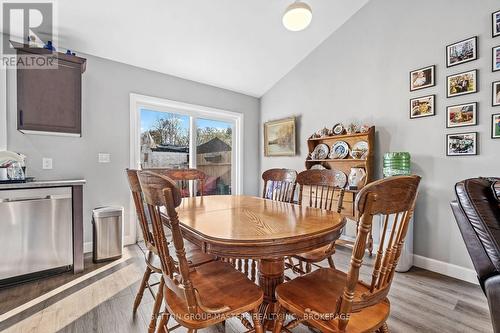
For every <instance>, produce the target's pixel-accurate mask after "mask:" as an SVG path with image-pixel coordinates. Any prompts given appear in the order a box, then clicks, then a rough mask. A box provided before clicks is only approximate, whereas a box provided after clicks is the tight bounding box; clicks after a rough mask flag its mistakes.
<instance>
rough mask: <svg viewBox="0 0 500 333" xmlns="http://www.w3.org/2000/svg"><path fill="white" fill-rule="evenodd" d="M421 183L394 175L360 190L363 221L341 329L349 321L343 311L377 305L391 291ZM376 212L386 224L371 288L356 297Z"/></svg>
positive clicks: (342, 308)
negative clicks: (367, 241)
mask: <svg viewBox="0 0 500 333" xmlns="http://www.w3.org/2000/svg"><path fill="white" fill-rule="evenodd" d="M419 183H420V177H419V176H395V177H391V178H387V179H382V180H378V181H375V182H373V183H370V184H368V185H366V186H365V187H364V188H363V189H362V190H361V191H360V192H359V193H358V195H357V198H356V209H357V210H358V212H359V215H360V216H361V218H360V224H359V229H358V234H357V237H356V242H355V244H354V248H353V251H352V257H351V266H350V269H349V272H348V275H347V281H346V286H345V288H344V293H343V296H342V297H341V299H340V300H339V301H338V303H337V304H338V306H339V311H338V312H339V314H341V316H340V319H339V328H340V329H345V327H346V326H347V323H348V320H349V319H348V316H347V317H346V316H342V314H349V313H351V312H357V311H360V310H361V309H363V308H366V307H368V306H371V305H374V304H377V303H379V302H381V301H383V300H384V299H385V297H386V296H387V294H388V293H389V289H390V286H391V283H392V279H393V277H394V271H395V268H396V265H397V263H398V261H399V257H400V255H401V249H402V246H403V243H404V240H405V237H406V232H407V230H408V225H409V222H410V219H411V217H412V215H413V211H414V209H415V202H416V198H417V193H418V186H419ZM375 215H382V220H383V226H382V235H381V239H380V244H379V249H378V251H377V255H376V258H375V264H374V268H373V272H372V279H371V282H370V284H367V285H366V287H367V288H369V291H368V292H365V293H363V294H362V295H361V296H360V297H355V294H354V291H355V288H356V285H357V284H358V283H359V270H360V268H361V266H362V263H363V256H364V254H365V250H366V239H367V236H368V233H369V232H370V230H371V228H372V222H373V217H374V216H375ZM388 230H389V231H388Z"/></svg>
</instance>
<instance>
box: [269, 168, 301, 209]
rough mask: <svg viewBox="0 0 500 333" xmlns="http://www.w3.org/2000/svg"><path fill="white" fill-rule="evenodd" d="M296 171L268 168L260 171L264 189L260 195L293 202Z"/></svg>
mask: <svg viewBox="0 0 500 333" xmlns="http://www.w3.org/2000/svg"><path fill="white" fill-rule="evenodd" d="M296 179H297V171H295V170H290V169H269V170H266V171H264V172H263V173H262V180H264V189H263V192H262V197H263V198H264V199H271V200H276V201H283V202H293V197H294V195H295V181H296Z"/></svg>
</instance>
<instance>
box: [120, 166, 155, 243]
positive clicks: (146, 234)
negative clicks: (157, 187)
mask: <svg viewBox="0 0 500 333" xmlns="http://www.w3.org/2000/svg"><path fill="white" fill-rule="evenodd" d="M126 172H127V178H128V184H129V186H130V191H131V192H132V198H133V200H134V205H135V212H136V214H137V219H138V220H139V225H140V227H141V231H142V237H143V239H144V243H145V245H146V247H147V248H148V249H150V250H151V247H154V239H153V234H152V231H151V230H150V227H149V224H148V219H147V217H146V209H145V207H144V200H143V196H142V189H141V184H140V183H139V177H138V175H137V172H138V170H132V169H127V170H126Z"/></svg>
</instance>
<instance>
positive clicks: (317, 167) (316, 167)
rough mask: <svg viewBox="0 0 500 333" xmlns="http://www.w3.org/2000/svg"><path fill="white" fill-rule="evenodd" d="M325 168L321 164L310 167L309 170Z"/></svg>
mask: <svg viewBox="0 0 500 333" xmlns="http://www.w3.org/2000/svg"><path fill="white" fill-rule="evenodd" d="M325 169H326V168H325V167H324V166H322V165H321V164H314V165H313V166H312V167H311V170H325Z"/></svg>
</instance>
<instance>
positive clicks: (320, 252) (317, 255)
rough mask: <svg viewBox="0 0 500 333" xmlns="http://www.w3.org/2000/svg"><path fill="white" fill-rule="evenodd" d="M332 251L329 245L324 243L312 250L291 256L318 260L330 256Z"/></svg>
mask: <svg viewBox="0 0 500 333" xmlns="http://www.w3.org/2000/svg"><path fill="white" fill-rule="evenodd" d="M333 252H335V251H333V250H332V246H331V245H325V246H322V247H320V248H317V249H314V250H312V251H308V252H304V253H300V254H297V255H294V256H293V257H294V258H296V259H299V260H302V261H305V262H320V261H323V260H325V259H326V258H328V257H329V256H331V255H332V254H333Z"/></svg>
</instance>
